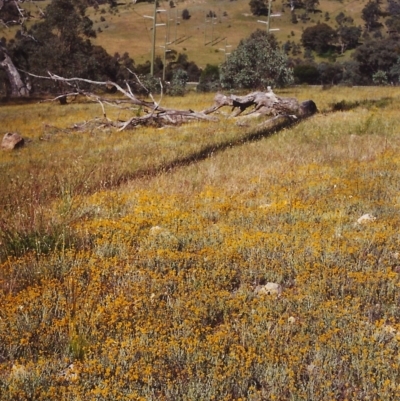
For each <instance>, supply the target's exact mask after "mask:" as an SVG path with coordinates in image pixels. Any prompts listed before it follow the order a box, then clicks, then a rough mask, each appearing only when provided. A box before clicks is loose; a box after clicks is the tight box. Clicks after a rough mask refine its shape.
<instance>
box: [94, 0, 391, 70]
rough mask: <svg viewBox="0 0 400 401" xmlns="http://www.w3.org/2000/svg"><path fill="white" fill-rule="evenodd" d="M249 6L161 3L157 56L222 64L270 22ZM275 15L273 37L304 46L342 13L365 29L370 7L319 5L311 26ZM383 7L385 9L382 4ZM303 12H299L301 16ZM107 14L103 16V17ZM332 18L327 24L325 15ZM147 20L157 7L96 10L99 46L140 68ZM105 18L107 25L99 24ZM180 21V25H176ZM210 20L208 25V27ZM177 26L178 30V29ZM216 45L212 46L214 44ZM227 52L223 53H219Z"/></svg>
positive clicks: (277, 7) (209, 0) (328, 0)
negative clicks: (306, 34)
mask: <svg viewBox="0 0 400 401" xmlns="http://www.w3.org/2000/svg"><path fill="white" fill-rule="evenodd" d="M248 3H249V2H248V0H236V1H229V0H218V1H215V0H204V1H196V0H188V1H178V2H177V3H176V4H177V6H176V8H173V9H171V8H170V7H169V2H167V1H164V2H161V3H160V8H162V9H164V10H166V12H162V13H160V14H159V16H158V19H157V21H158V23H165V24H167V22H168V19H169V26H168V28H167V26H165V27H164V26H161V27H158V28H157V54H159V55H160V56H161V57H163V48H161V47H160V46H164V45H165V41H166V36H167V37H168V38H167V41H169V42H172V43H171V44H170V45H169V46H168V47H169V48H170V49H173V50H176V51H177V52H178V53H187V54H188V56H189V59H190V60H193V61H195V62H196V63H197V64H198V65H199V66H200V67H205V65H206V64H207V63H210V64H220V63H222V62H223V61H224V60H225V51H224V50H225V46H232V47H226V50H227V52H229V51H230V50H232V49H234V48H235V47H236V46H237V45H238V43H239V41H240V40H241V39H242V38H244V37H247V36H249V35H250V33H251V32H253V31H254V30H256V29H257V28H259V29H265V27H266V25H265V24H262V23H259V22H257V21H258V20H266V17H256V16H253V15H251V12H250V7H249V5H248ZM272 4H273V8H272V11H273V13H281V17H277V18H273V19H272V21H271V28H279V29H280V30H279V31H277V32H275V34H276V36H277V38H278V40H279V41H281V42H282V43H284V42H286V41H287V40H290V41H295V42H300V38H301V34H302V31H303V30H304V29H305V28H306V27H307V26H312V25H315V24H316V23H317V22H318V21H320V22H327V23H328V24H331V25H332V26H335V24H336V21H335V17H336V16H337V15H338V14H339V13H340V12H344V13H345V14H346V15H348V16H351V17H352V18H353V19H354V23H355V25H363V21H362V20H361V10H362V8H363V7H364V6H365V4H366V1H359V0H343V1H341V2H340V1H335V0H320V5H319V7H318V10H319V11H318V12H316V13H315V14H314V15H311V19H310V20H309V21H308V22H307V23H302V22H299V23H297V24H293V23H292V22H291V13H290V9H289V8H287V7H285V6H283V5H282V2H281V1H277V0H276V1H274V2H273V3H272ZM383 6H384V4H383ZM102 8H103V9H104V10H105V11H106V10H107V7H101V8H100V9H102ZM185 8H187V9H188V10H189V12H190V15H191V18H190V20H187V21H183V20H182V18H181V15H182V10H183V9H185ZM210 10H211V11H214V12H215V14H216V15H217V18H216V19H215V22H214V23H213V25H211V21H210V18H207V19H206V18H205V16H206V14H207V13H208V12H209V11H210ZM303 11H304V10H298V11H297V14H301V13H302V12H303ZM103 12H104V11H103ZM326 12H328V13H329V16H330V20H329V21H325V13H326ZM144 15H149V16H152V15H153V6H152V5H151V4H149V3H137V4H135V5H133V4H132V3H130V2H128V3H126V4H125V5H121V6H119V7H118V8H117V12H116V13H114V14H110V13H109V12H108V11H107V12H106V13H104V14H101V11H100V10H99V11H97V12H95V11H94V10H92V11H91V12H90V16H91V18H92V20H93V21H95V28H96V29H97V30H98V29H99V28H100V29H101V30H102V32H101V33H99V34H98V38H97V39H96V43H98V44H101V45H102V46H104V47H105V48H106V49H107V50H108V51H109V52H110V53H112V54H113V53H114V52H119V53H121V54H122V53H123V52H125V51H127V52H129V54H130V55H131V56H132V57H133V58H134V60H135V61H136V62H137V63H143V62H144V61H146V60H149V59H150V57H151V43H152V30H151V28H152V20H151V19H147V18H144V17H143V16H144ZM101 17H103V18H104V19H105V21H103V22H102V21H101ZM177 17H178V19H177ZM206 20H207V22H206ZM176 21H178V23H179V25H176ZM212 40H213V42H211V41H212ZM221 49H223V50H221Z"/></svg>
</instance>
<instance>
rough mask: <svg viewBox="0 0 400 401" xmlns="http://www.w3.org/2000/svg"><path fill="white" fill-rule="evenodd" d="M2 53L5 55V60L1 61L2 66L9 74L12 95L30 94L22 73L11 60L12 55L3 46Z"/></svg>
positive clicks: (0, 53)
mask: <svg viewBox="0 0 400 401" xmlns="http://www.w3.org/2000/svg"><path fill="white" fill-rule="evenodd" d="M0 55H2V57H3V60H2V61H0V67H1V68H3V69H4V70H5V72H6V74H7V78H8V80H9V82H10V86H11V96H29V90H28V88H27V87H26V85H25V84H24V82H23V81H22V79H21V75H20V74H19V72H18V70H17V68H16V67H15V65H14V63H13V61H12V60H11V57H10V56H9V55H8V54H7V53H6V52H5V50H4V49H2V48H0Z"/></svg>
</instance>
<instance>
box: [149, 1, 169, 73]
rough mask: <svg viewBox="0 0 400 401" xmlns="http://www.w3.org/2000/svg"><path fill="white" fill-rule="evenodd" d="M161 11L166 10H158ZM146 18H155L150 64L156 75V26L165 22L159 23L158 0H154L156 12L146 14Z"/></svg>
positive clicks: (152, 71)
mask: <svg viewBox="0 0 400 401" xmlns="http://www.w3.org/2000/svg"><path fill="white" fill-rule="evenodd" d="M158 11H159V12H161V11H165V10H158ZM144 17H145V18H150V19H152V20H153V39H152V44H151V65H150V75H151V76H154V61H155V57H156V27H157V26H163V25H165V24H157V0H154V14H153V16H152V17H151V16H150V15H144Z"/></svg>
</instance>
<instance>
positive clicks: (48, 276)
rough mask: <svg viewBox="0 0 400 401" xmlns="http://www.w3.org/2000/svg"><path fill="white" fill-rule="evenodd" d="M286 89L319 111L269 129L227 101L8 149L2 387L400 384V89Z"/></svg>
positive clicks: (124, 392)
mask: <svg viewBox="0 0 400 401" xmlns="http://www.w3.org/2000/svg"><path fill="white" fill-rule="evenodd" d="M284 95H285V96H290V95H294V96H296V97H297V98H299V99H300V100H305V99H310V98H311V99H314V100H315V102H316V103H317V106H318V108H319V110H320V113H319V114H318V115H316V116H314V117H312V118H310V119H308V120H306V121H303V122H301V123H300V124H298V125H296V126H294V127H292V128H290V129H286V130H283V131H281V132H279V133H277V134H275V135H272V136H266V137H265V138H263V139H260V140H259V141H257V142H248V143H247V142H246V141H245V139H246V136H248V135H249V134H250V133H251V132H252V129H253V128H254V127H253V126H252V125H250V126H249V127H246V128H243V127H237V126H236V125H234V124H231V123H230V122H229V121H228V120H225V119H224V118H223V117H222V116H221V119H222V121H221V123H217V124H211V123H201V124H200V123H195V124H191V125H189V126H182V127H180V128H174V129H172V128H168V129H164V130H151V129H147V128H146V129H144V128H143V129H138V130H135V131H130V132H126V133H115V132H108V133H103V132H97V131H96V132H80V133H66V132H65V133H63V132H60V131H58V130H53V131H50V132H49V131H46V129H44V130H43V131H41V132H37V131H31V134H30V137H31V138H32V142H31V143H28V146H27V147H26V148H25V149H21V150H19V151H17V152H16V153H5V152H2V153H1V156H0V157H1V167H2V169H3V170H2V177H6V179H5V180H4V181H3V182H4V183H5V184H4V185H3V186H2V187H1V191H2V193H1V197H0V199H1V201H2V209H1V210H2V214H1V219H2V220H1V221H2V226H1V227H0V231H1V234H2V237H1V241H2V264H1V265H0V305H1V308H0V394H1V399H2V400H3V399H4V400H15V399H19V400H30V399H35V400H53V399H63V400H64V399H65V400H76V399H82V398H86V399H90V400H110V399H115V400H117V399H120V400H128V399H134V400H193V399H198V400H211V399H215V400H239V399H242V400H265V399H268V400H270V399H271V400H272V399H277V400H290V399H307V400H328V399H335V400H345V399H351V400H365V399H371V400H374V399H376V400H378V399H385V400H396V399H398V397H399V387H398V383H399V379H400V378H399V374H398V369H397V365H398V339H399V338H400V320H399V319H400V313H399V307H398V303H399V299H398V291H397V289H398V286H399V277H398V274H399V271H400V261H399V260H400V259H399V258H400V257H399V252H400V249H399V234H398V213H399V201H400V199H399V189H400V188H399V182H400V179H399V178H400V177H399V171H400V170H399V162H400V160H399V147H400V139H399V128H398V127H399V126H400V121H399V119H400V118H399V115H398V112H397V109H398V104H399V95H400V93H399V90H398V89H396V88H386V89H384V90H382V89H379V88H368V90H367V88H353V89H351V90H350V89H344V88H332V89H330V90H320V89H317V88H296V89H294V90H293V92H289V91H285V93H284ZM166 101H168V104H170V103H169V102H171V103H172V102H177V103H176V104H174V106H176V107H181V108H183V107H182V104H179V102H184V103H185V106H186V108H187V107H188V106H189V105H190V107H191V108H193V109H196V110H199V109H202V108H204V107H205V106H207V105H209V104H210V103H211V101H212V99H211V97H210V96H209V97H207V96H205V97H201V98H197V97H190V96H188V97H186V98H184V99H166ZM36 107H37V108H36ZM41 107H47V106H44V105H37V106H33V107H32V108H31V112H32V113H37V110H39V109H40V108H41ZM80 107H89V106H88V105H82V106H79V105H77V106H76V111H74V110H73V109H72V108H70V109H66V108H61V107H55V108H51V109H48V114H50V113H51V115H52V118H51V120H52V121H57V126H59V127H61V128H66V127H67V126H69V125H71V123H72V121H77V120H81V119H84V118H87V117H85V113H84V111H83V110H81V109H80ZM338 108H340V109H341V110H342V111H333V110H337V109H338ZM21 110H23V109H21V108H19V107H15V108H7V107H5V108H0V113H3V115H11V114H12V113H14V112H16V113H17V112H22V111H21ZM64 110H67V111H69V112H68V113H66V112H65V111H64ZM61 112H62V113H64V115H63V116H62V115H61ZM85 112H86V111H85ZM53 113H54V114H53ZM58 113H59V114H58ZM10 119H11V117H10ZM28 120H29V119H28ZM32 120H33V119H32ZM24 124H26V125H24ZM33 124H34V123H33ZM52 125H56V124H55V123H52ZM28 126H29V123H23V122H21V125H19V126H17V125H15V126H14V127H13V129H16V130H18V131H20V132H21V133H23V134H24V133H25V132H26V131H25V130H28ZM53 132H54V133H53ZM42 136H46V138H47V139H48V140H46V141H43V140H42V141H40V140H39V139H38V138H39V137H42ZM239 138H241V139H242V145H241V146H232V147H231V148H230V147H229V146H228V147H225V148H224V150H223V151H220V152H215V153H214V154H210V155H209V157H208V158H206V159H204V158H198V159H196V158H193V160H192V163H189V164H187V165H181V167H179V168H174V169H167V170H165V169H164V170H163V168H162V166H164V165H171V166H172V165H173V162H174V161H176V160H179V159H182V158H184V157H188V156H190V155H197V154H201V152H202V149H204V148H205V147H209V146H211V145H213V144H214V145H215V144H221V143H230V141H231V143H236V140H237V139H239ZM138 171H139V172H140V174H137V172H138ZM146 172H147V173H146ZM154 172H155V173H154ZM17 177H19V179H17ZM115 177H117V178H115ZM120 177H127V178H126V180H121V178H120ZM365 214H369V215H370V216H371V219H370V220H364V221H363V222H358V219H359V218H360V217H361V216H363V215H365ZM13 241H14V242H13ZM267 282H275V283H278V284H280V285H281V286H282V289H283V291H282V295H281V296H280V297H277V296H275V295H271V296H268V295H261V294H257V292H256V291H255V288H256V287H257V286H258V285H263V284H265V283H267Z"/></svg>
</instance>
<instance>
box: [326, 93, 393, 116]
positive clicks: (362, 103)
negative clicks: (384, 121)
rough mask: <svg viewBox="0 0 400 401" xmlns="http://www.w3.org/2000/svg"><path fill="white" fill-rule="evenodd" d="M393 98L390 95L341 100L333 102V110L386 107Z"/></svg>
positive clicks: (331, 105)
mask: <svg viewBox="0 0 400 401" xmlns="http://www.w3.org/2000/svg"><path fill="white" fill-rule="evenodd" d="M392 102H393V99H392V98H390V97H383V98H382V99H366V100H354V101H348V100H341V101H340V102H336V103H331V104H330V107H331V111H332V112H336V111H349V110H353V109H356V108H358V107H367V108H370V107H378V108H380V109H381V108H384V107H386V106H388V105H390V104H392Z"/></svg>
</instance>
